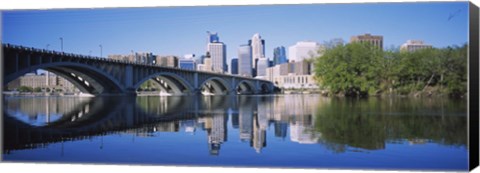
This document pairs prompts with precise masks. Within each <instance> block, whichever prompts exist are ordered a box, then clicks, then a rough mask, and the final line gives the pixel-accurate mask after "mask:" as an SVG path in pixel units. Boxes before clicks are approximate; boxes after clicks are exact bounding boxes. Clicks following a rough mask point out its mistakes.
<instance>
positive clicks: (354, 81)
mask: <svg viewBox="0 0 480 173" xmlns="http://www.w3.org/2000/svg"><path fill="white" fill-rule="evenodd" d="M383 56H384V55H383V51H382V50H381V49H378V48H376V47H374V46H372V45H370V44H367V43H351V44H347V45H345V46H342V45H339V46H336V47H334V48H331V49H327V50H326V51H325V53H324V54H323V56H321V57H318V58H316V61H315V76H316V79H317V81H318V82H319V84H320V85H321V86H323V87H325V88H327V89H328V90H329V92H330V93H332V94H343V95H345V96H367V95H371V94H377V93H378V92H379V91H380V83H381V80H382V76H379V74H381V72H382V66H383V65H384V61H385V59H384V57H383Z"/></svg>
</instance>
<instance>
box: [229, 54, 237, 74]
mask: <svg viewBox="0 0 480 173" xmlns="http://www.w3.org/2000/svg"><path fill="white" fill-rule="evenodd" d="M230 74H238V58H232V61H231V62H230Z"/></svg>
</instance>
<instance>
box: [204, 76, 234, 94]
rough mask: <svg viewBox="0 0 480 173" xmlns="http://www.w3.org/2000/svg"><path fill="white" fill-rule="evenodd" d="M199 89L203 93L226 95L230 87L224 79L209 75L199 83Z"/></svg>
mask: <svg viewBox="0 0 480 173" xmlns="http://www.w3.org/2000/svg"><path fill="white" fill-rule="evenodd" d="M200 91H201V94H203V95H226V94H229V91H230V88H229V87H228V84H227V82H226V81H225V80H223V79H221V78H218V77H211V78H209V79H207V80H205V81H204V82H203V83H202V84H201V85H200Z"/></svg>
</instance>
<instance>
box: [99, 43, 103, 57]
mask: <svg viewBox="0 0 480 173" xmlns="http://www.w3.org/2000/svg"><path fill="white" fill-rule="evenodd" d="M98 46H99V47H100V57H102V51H103V46H102V45H98Z"/></svg>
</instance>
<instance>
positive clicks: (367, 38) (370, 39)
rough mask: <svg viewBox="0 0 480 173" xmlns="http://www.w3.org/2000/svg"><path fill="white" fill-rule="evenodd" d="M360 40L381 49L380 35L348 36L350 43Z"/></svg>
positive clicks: (381, 40) (381, 38) (381, 39)
mask: <svg viewBox="0 0 480 173" xmlns="http://www.w3.org/2000/svg"><path fill="white" fill-rule="evenodd" d="M354 42H360V43H370V44H371V45H373V46H375V47H378V48H380V49H383V36H381V35H371V34H368V33H367V34H364V35H356V36H352V37H350V43H354Z"/></svg>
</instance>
